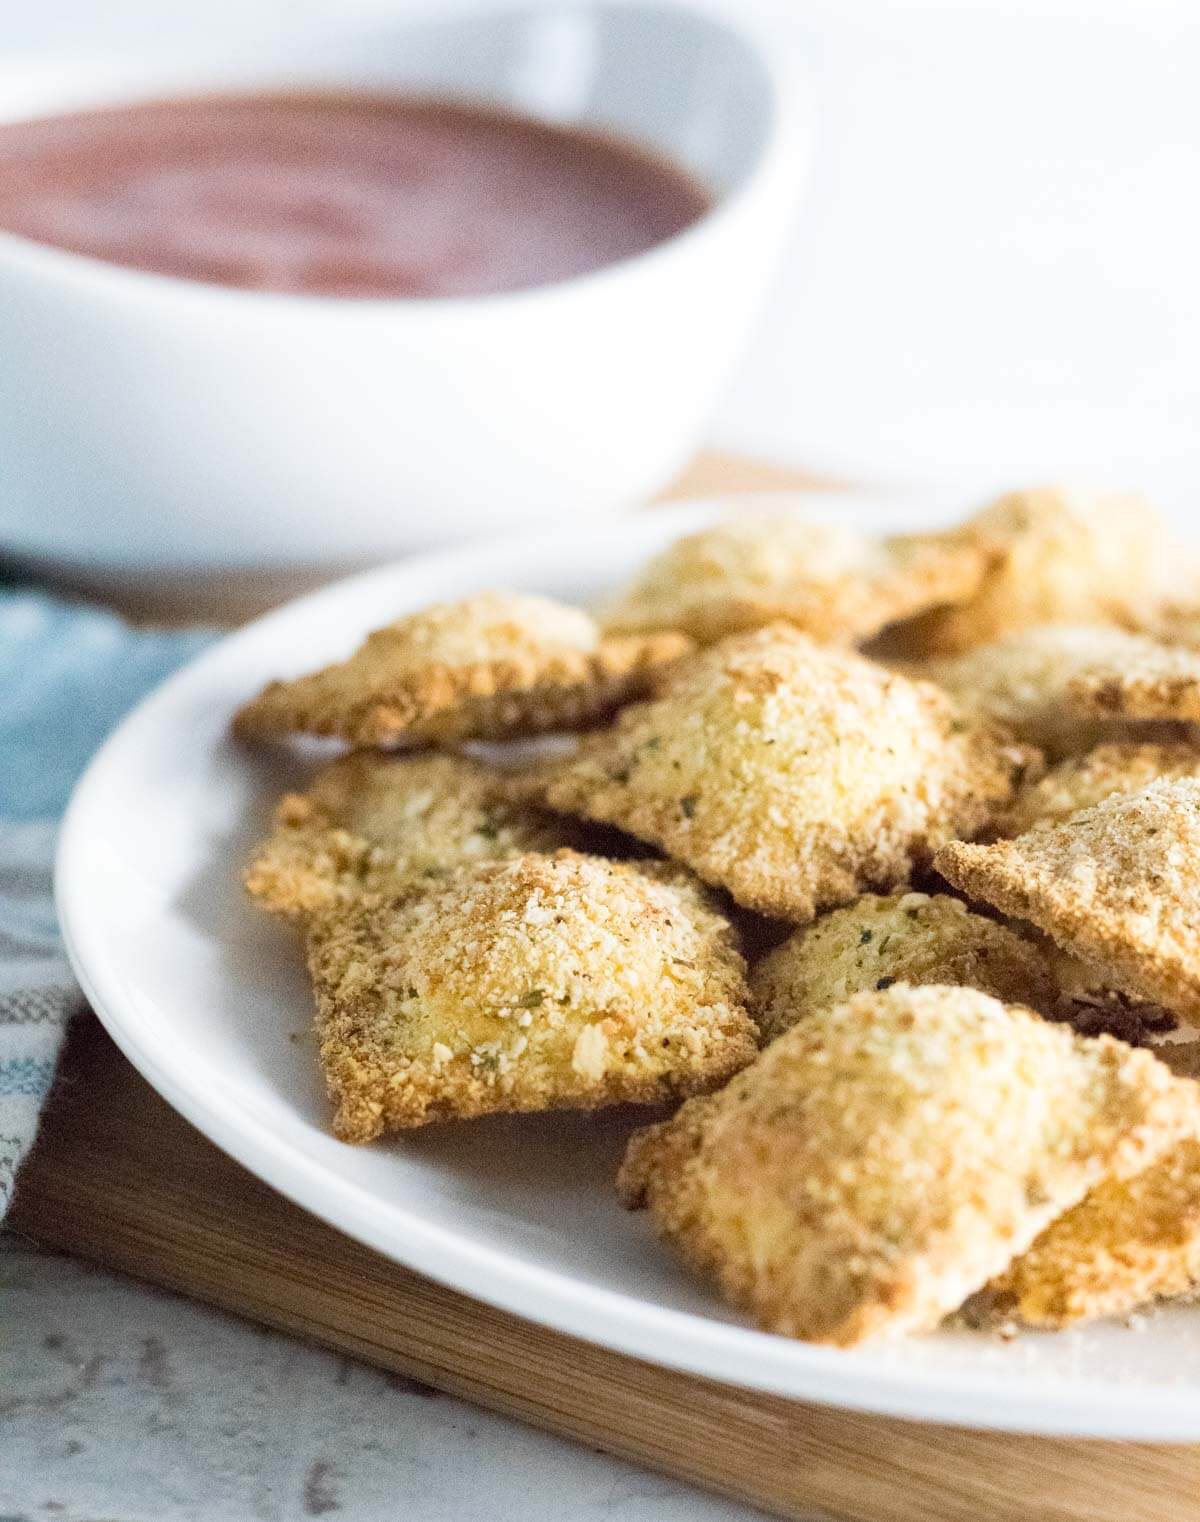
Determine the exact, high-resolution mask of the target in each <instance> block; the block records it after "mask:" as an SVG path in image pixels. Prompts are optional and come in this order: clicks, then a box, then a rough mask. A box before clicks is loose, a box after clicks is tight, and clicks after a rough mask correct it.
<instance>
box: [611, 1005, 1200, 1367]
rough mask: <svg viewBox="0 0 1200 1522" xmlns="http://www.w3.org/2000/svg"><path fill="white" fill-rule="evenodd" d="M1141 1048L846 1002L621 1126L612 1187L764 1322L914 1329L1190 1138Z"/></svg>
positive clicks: (788, 1326) (1198, 1113)
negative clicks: (626, 1128) (676, 1105)
mask: <svg viewBox="0 0 1200 1522" xmlns="http://www.w3.org/2000/svg"><path fill="white" fill-rule="evenodd" d="M1196 1096H1197V1090H1196V1088H1195V1086H1194V1085H1192V1084H1190V1083H1187V1082H1185V1081H1183V1080H1177V1079H1175V1078H1173V1077H1172V1076H1171V1074H1170V1073H1169V1072H1168V1070H1167V1069H1166V1068H1165V1067H1163V1065H1162V1064H1161V1063H1159V1062H1158V1061H1157V1060H1156V1059H1155V1058H1154V1057H1152V1056H1151V1055H1150V1054H1149V1053H1148V1052H1144V1051H1134V1050H1133V1049H1132V1048H1130V1047H1126V1046H1124V1045H1122V1043H1120V1042H1117V1041H1113V1040H1112V1039H1111V1038H1109V1037H1100V1038H1099V1039H1097V1040H1086V1039H1084V1038H1082V1037H1079V1036H1076V1035H1074V1034H1073V1033H1072V1032H1071V1031H1070V1030H1069V1029H1068V1028H1067V1027H1066V1026H1064V1025H1054V1024H1051V1023H1050V1022H1049V1021H1045V1020H1042V1019H1040V1018H1039V1017H1038V1016H1037V1015H1035V1014H1033V1013H1032V1012H1031V1011H1029V1010H1024V1009H1021V1008H1020V1007H1019V1006H1016V1005H1005V1004H1001V1003H1000V1002H999V1001H998V1000H995V999H993V998H991V997H990V996H988V995H987V994H983V993H980V992H978V991H977V990H975V989H965V988H938V987H929V988H910V987H908V986H907V985H904V984H897V985H896V986H895V987H893V988H890V989H887V990H885V991H884V992H880V993H867V994H860V995H859V996H857V997H856V998H854V999H851V1000H849V1001H848V1002H846V1003H844V1004H839V1005H834V1006H826V1007H825V1008H822V1009H819V1010H817V1011H815V1012H814V1013H813V1014H812V1015H811V1017H810V1018H808V1019H806V1020H802V1021H801V1022H800V1023H799V1024H798V1025H795V1026H793V1027H792V1029H791V1030H789V1031H787V1032H786V1033H785V1034H784V1035H782V1036H780V1037H779V1039H778V1040H777V1041H774V1042H772V1043H771V1045H770V1046H768V1047H767V1048H766V1050H765V1051H764V1052H763V1053H762V1055H761V1056H760V1057H759V1058H758V1059H757V1061H755V1062H754V1063H753V1065H752V1066H750V1067H749V1068H747V1069H746V1071H745V1072H743V1073H740V1074H739V1075H738V1076H737V1077H736V1078H734V1079H733V1080H732V1082H731V1083H730V1084H729V1085H728V1086H727V1087H726V1088H725V1089H723V1090H722V1091H721V1092H720V1093H719V1094H715V1095H713V1096H711V1097H707V1098H703V1099H698V1100H692V1101H690V1102H689V1103H687V1104H685V1105H684V1106H683V1107H682V1109H681V1110H680V1111H679V1112H678V1114H677V1115H676V1116H675V1117H674V1118H673V1119H672V1120H668V1121H666V1122H665V1123H664V1124H662V1125H658V1126H652V1127H649V1128H647V1129H646V1130H643V1131H641V1132H639V1133H637V1134H636V1135H635V1136H634V1137H633V1139H632V1140H631V1142H630V1145H629V1149H628V1152H627V1154H626V1158H625V1162H624V1164H623V1166H622V1169H621V1174H620V1178H619V1181H618V1184H619V1189H620V1192H621V1195H622V1197H623V1199H624V1201H625V1203H626V1204H628V1205H630V1206H637V1205H639V1204H645V1205H647V1206H649V1208H650V1210H651V1212H652V1214H653V1216H654V1218H655V1221H656V1224H657V1226H658V1228H659V1230H660V1232H661V1233H662V1234H663V1235H664V1236H665V1237H666V1238H667V1239H668V1240H669V1241H670V1242H671V1243H672V1244H673V1245H674V1246H675V1247H676V1248H677V1249H678V1250H679V1252H680V1253H681V1254H682V1256H683V1258H684V1259H685V1261H686V1262H688V1263H689V1264H690V1265H691V1266H692V1267H693V1268H695V1269H697V1270H699V1271H700V1272H701V1273H704V1274H705V1275H707V1276H709V1277H711V1278H713V1279H714V1280H715V1281H716V1283H717V1284H718V1285H719V1287H720V1289H721V1290H722V1292H723V1293H724V1294H725V1295H726V1297H727V1298H728V1299H729V1300H731V1301H732V1302H733V1304H735V1305H737V1306H740V1307H741V1308H743V1309H745V1310H747V1311H749V1312H750V1314H751V1315H752V1316H753V1317H754V1319H755V1321H756V1322H757V1323H758V1324H759V1326H761V1327H762V1328H763V1329H764V1330H767V1331H771V1332H779V1333H783V1334H784V1335H786V1336H792V1337H800V1338H804V1339H806V1340H809V1341H813V1342H824V1343H834V1344H838V1345H841V1346H850V1345H853V1344H857V1343H863V1342H867V1341H869V1340H871V1339H872V1338H878V1337H881V1336H885V1335H895V1334H898V1333H901V1332H910V1331H919V1330H924V1329H927V1328H929V1327H933V1326H936V1325H937V1323H938V1322H939V1321H940V1320H941V1319H942V1318H943V1317H944V1316H945V1315H947V1314H948V1313H949V1312H951V1311H953V1310H955V1309H956V1308H957V1307H958V1306H959V1305H961V1304H962V1302H963V1300H964V1299H965V1298H966V1297H967V1296H968V1295H970V1294H972V1293H973V1292H974V1291H975V1290H977V1289H979V1288H980V1287H981V1286H982V1285H984V1284H985V1283H987V1282H988V1281H989V1280H990V1279H992V1278H993V1277H995V1276H996V1275H997V1274H999V1273H1000V1272H1001V1271H1002V1270H1003V1269H1004V1268H1005V1267H1006V1266H1007V1265H1008V1263H1009V1262H1010V1261H1011V1260H1012V1259H1013V1257H1014V1256H1016V1255H1017V1254H1018V1253H1020V1252H1022V1251H1024V1249H1025V1248H1026V1247H1028V1246H1029V1244H1030V1243H1031V1242H1032V1241H1033V1240H1034V1239H1035V1238H1036V1237H1037V1235H1038V1234H1039V1232H1041V1231H1042V1230H1044V1228H1045V1227H1046V1226H1048V1225H1049V1223H1050V1222H1051V1221H1052V1220H1054V1219H1055V1218H1056V1217H1057V1216H1059V1215H1061V1214H1062V1213H1063V1212H1064V1211H1065V1210H1067V1209H1069V1208H1070V1207H1071V1206H1073V1205H1075V1204H1077V1203H1078V1201H1079V1200H1080V1199H1082V1198H1083V1196H1084V1195H1085V1194H1086V1193H1087V1192H1088V1190H1089V1189H1091V1188H1093V1187H1094V1186H1095V1185H1097V1184H1098V1183H1099V1182H1100V1181H1101V1180H1103V1179H1105V1178H1107V1177H1127V1176H1129V1175H1130V1174H1132V1173H1135V1172H1137V1171H1139V1170H1140V1169H1141V1168H1142V1167H1145V1166H1147V1165H1148V1164H1150V1163H1151V1162H1153V1161H1154V1160H1155V1158H1156V1157H1158V1156H1160V1155H1161V1154H1162V1153H1164V1152H1165V1151H1166V1150H1167V1148H1168V1147H1170V1146H1172V1145H1173V1144H1175V1143H1177V1142H1178V1141H1180V1140H1182V1139H1183V1138H1184V1137H1185V1136H1188V1135H1192V1134H1195V1132H1196V1130H1197V1126H1198V1125H1200V1102H1198V1100H1197V1097H1196Z"/></svg>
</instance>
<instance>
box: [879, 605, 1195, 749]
mask: <svg viewBox="0 0 1200 1522" xmlns="http://www.w3.org/2000/svg"><path fill="white" fill-rule="evenodd" d="M900 669H902V670H904V671H906V673H907V674H908V675H911V676H920V677H924V678H925V679H926V680H928V681H931V682H937V684H938V685H939V686H940V687H944V688H945V689H946V691H947V692H949V693H950V695H951V696H952V697H953V698H955V699H956V700H957V701H958V702H959V703H961V704H962V705H963V707H965V708H969V709H971V710H972V711H974V712H978V713H983V714H987V715H988V716H989V717H990V718H993V719H996V720H997V721H998V722H1000V723H1002V724H1006V725H1007V726H1008V727H1009V728H1010V729H1011V730H1012V731H1013V733H1014V734H1016V735H1019V736H1020V737H1021V739H1023V740H1028V741H1029V742H1030V743H1031V744H1033V745H1038V746H1040V747H1041V748H1042V749H1043V750H1045V751H1046V752H1048V753H1049V754H1051V755H1053V756H1066V755H1072V754H1075V753H1077V752H1079V751H1083V750H1088V749H1090V748H1091V747H1092V746H1094V745H1097V744H1099V743H1100V742H1101V741H1104V740H1140V739H1146V740H1159V739H1163V738H1173V739H1186V737H1187V734H1188V729H1187V726H1186V725H1185V724H1184V723H1183V722H1182V721H1184V720H1190V719H1191V718H1192V717H1193V714H1197V715H1200V655H1196V654H1193V653H1192V652H1191V651H1185V650H1175V649H1172V648H1171V647H1170V646H1169V645H1163V644H1160V643H1159V642H1158V641H1157V640H1152V639H1148V638H1146V637H1145V636H1143V635H1137V634H1129V633H1128V632H1126V631H1125V630H1124V629H1113V628H1104V627H1101V626H1097V625H1094V624H1042V625H1039V626H1038V627H1037V628H1033V629H1020V630H1018V631H1016V632H1015V633H1013V634H1006V635H1004V636H1003V637H1002V638H1000V639H998V640H995V641H994V642H992V643H990V644H986V645H978V646H976V647H975V648H974V649H972V650H968V651H967V652H966V653H965V654H963V655H958V656H953V657H948V658H944V659H940V660H931V661H925V662H921V663H915V664H912V665H909V666H906V667H902V668H900ZM1148 721H1154V727H1153V728H1149V729H1148V728H1145V727H1144V726H1145V725H1146V724H1147V722H1148Z"/></svg>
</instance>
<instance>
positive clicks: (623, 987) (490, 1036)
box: [308, 851, 757, 1142]
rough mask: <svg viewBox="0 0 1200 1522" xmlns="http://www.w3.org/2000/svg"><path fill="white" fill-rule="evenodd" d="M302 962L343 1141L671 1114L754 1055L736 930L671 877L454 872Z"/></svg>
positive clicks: (368, 910)
mask: <svg viewBox="0 0 1200 1522" xmlns="http://www.w3.org/2000/svg"><path fill="white" fill-rule="evenodd" d="M308 963H309V971H310V974H311V977H312V981H313V988H314V991H315V995H316V1002H317V1033H318V1039H319V1046H320V1056H321V1063H322V1066H323V1068H324V1071H325V1077H326V1081H327V1084H328V1088H329V1093H330V1097H331V1098H332V1100H333V1102H334V1106H335V1119H334V1129H335V1131H336V1132H337V1134H338V1135H339V1136H340V1137H342V1138H343V1139H344V1140H347V1141H360V1142H361V1141H370V1140H371V1139H372V1138H373V1137H376V1136H379V1135H380V1134H381V1133H383V1132H384V1131H389V1130H401V1129H405V1128H407V1127H411V1126H421V1125H425V1124H427V1123H428V1122H430V1121H436V1120H447V1119H451V1118H455V1117H457V1118H465V1117H471V1116H477V1115H486V1114H491V1113H496V1112H500V1111H529V1110H547V1109H561V1108H567V1109H594V1108H597V1107H599V1106H601V1105H610V1104H619V1103H627V1102H632V1103H638V1104H650V1103H655V1102H659V1101H662V1100H667V1099H672V1098H678V1097H681V1096H683V1095H685V1094H696V1093H700V1092H703V1091H704V1090H707V1089H710V1088H713V1087H715V1086H716V1085H717V1084H719V1083H721V1082H722V1081H723V1080H724V1079H726V1078H728V1077H729V1076H730V1075H731V1074H732V1073H735V1072H736V1071H737V1070H738V1069H739V1068H740V1067H744V1066H745V1064H746V1063H747V1062H749V1061H750V1060H751V1058H752V1057H753V1056H754V1054H755V1051H756V1050H757V1043H756V1031H755V1027H754V1025H753V1022H752V1021H751V1019H750V1017H749V1015H748V1014H747V1012H746V1008H745V1000H746V986H745V963H744V962H743V960H742V957H741V954H740V952H739V951H738V949H737V946H736V944H735V937H734V933H733V930H732V928H731V926H730V925H729V922H728V921H727V920H726V919H725V918H724V917H723V916H722V915H721V914H719V913H718V912H717V910H716V908H715V906H714V904H713V903H712V901H711V899H710V896H709V895H708V893H707V892H706V891H705V890H704V889H703V888H701V887H700V885H699V884H697V883H696V882H695V880H694V879H692V878H691V877H690V876H689V875H688V874H687V873H684V872H681V871H680V870H679V869H678V868H676V867H672V866H670V865H668V864H666V863H653V862H649V863H618V862H611V861H605V860H603V859H601V858H599V857H588V856H582V855H578V854H576V853H575V852H571V851H562V852H558V853H556V854H555V855H553V856H536V855H527V856H519V857H516V858H514V859H513V860H511V861H508V862H490V863H482V864H479V865H476V866H468V867H461V868H459V869H458V870H457V871H456V872H454V873H453V874H451V876H450V877H449V878H447V879H446V880H445V881H444V882H441V883H435V884H430V885H429V886H428V887H427V888H426V889H425V890H424V891H422V892H418V893H413V894H410V895H409V896H408V897H406V898H403V899H397V900H392V901H384V902H383V903H380V904H375V905H369V904H362V903H358V904H353V905H350V906H348V907H347V908H345V909H343V910H341V911H339V912H336V913H333V914H330V915H323V916H320V917H318V918H316V919H314V920H313V922H312V924H311V926H310V928H309V942H308Z"/></svg>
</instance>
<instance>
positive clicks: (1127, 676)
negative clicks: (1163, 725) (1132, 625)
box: [1067, 632, 1200, 723]
mask: <svg viewBox="0 0 1200 1522" xmlns="http://www.w3.org/2000/svg"><path fill="white" fill-rule="evenodd" d="M1067 697H1068V700H1069V701H1070V702H1071V704H1072V705H1073V706H1074V707H1076V708H1078V709H1080V710H1082V711H1083V712H1086V713H1093V714H1096V715H1097V716H1098V717H1100V718H1117V719H1171V720H1176V721H1179V722H1187V723H1194V722H1195V721H1196V720H1200V651H1197V650H1190V649H1188V648H1186V647H1185V646H1182V645H1168V644H1164V643H1163V642H1162V641H1161V640H1157V639H1151V638H1150V637H1149V636H1148V635H1144V634H1126V633H1124V632H1121V634H1120V639H1119V641H1118V640H1116V639H1113V640H1110V641H1109V642H1108V648H1107V649H1106V650H1105V651H1104V653H1103V655H1100V654H1098V656H1097V659H1096V660H1095V661H1094V662H1092V663H1091V664H1090V665H1085V666H1084V667H1083V668H1081V669H1079V670H1077V671H1075V672H1074V673H1073V674H1072V676H1071V678H1070V680H1069V682H1068V683H1067Z"/></svg>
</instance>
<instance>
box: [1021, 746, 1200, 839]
mask: <svg viewBox="0 0 1200 1522" xmlns="http://www.w3.org/2000/svg"><path fill="white" fill-rule="evenodd" d="M1159 777H1200V747H1197V746H1194V745H1183V744H1180V743H1175V744H1136V743H1132V742H1125V743H1120V742H1117V743H1113V744H1108V745H1098V746H1097V747H1096V748H1095V750H1091V751H1088V753H1087V754H1086V755H1083V756H1068V757H1067V758H1066V759H1065V760H1063V761H1060V762H1059V763H1058V764H1057V765H1056V766H1052V767H1051V768H1050V770H1049V771H1048V772H1046V774H1045V776H1043V777H1036V778H1034V779H1033V780H1031V781H1029V782H1027V783H1025V785H1024V786H1023V787H1022V788H1021V791H1020V792H1019V793H1018V794H1017V796H1016V799H1015V801H1014V803H1013V806H1012V808H1011V809H1009V810H1008V812H1007V813H1006V814H1005V815H1004V817H1003V819H1001V820H998V821H997V823H996V825H995V827H994V828H995V831H996V833H998V834H1002V835H1023V834H1024V833H1025V831H1026V830H1031V829H1032V828H1033V827H1034V825H1035V824H1061V823H1062V821H1063V820H1064V819H1067V818H1069V817H1070V816H1071V815H1072V814H1075V813H1077V812H1078V811H1079V810H1080V809H1086V808H1090V807H1091V806H1092V804H1093V803H1100V802H1101V801H1102V800H1103V799H1105V798H1111V797H1112V795H1113V794H1114V793H1137V792H1140V791H1141V789H1142V788H1144V787H1147V786H1148V785H1149V784H1150V783H1151V782H1154V781H1155V780H1156V779H1157V778H1159Z"/></svg>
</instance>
